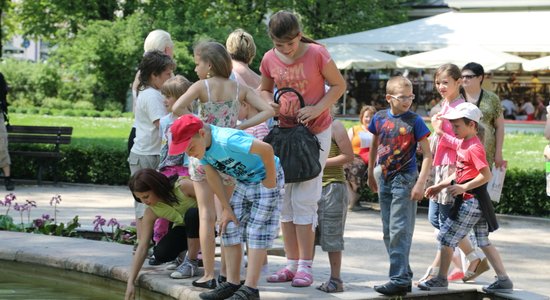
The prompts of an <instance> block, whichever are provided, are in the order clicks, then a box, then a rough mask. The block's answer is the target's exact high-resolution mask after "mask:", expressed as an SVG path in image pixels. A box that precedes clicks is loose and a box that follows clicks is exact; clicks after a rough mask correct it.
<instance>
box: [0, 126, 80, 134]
mask: <svg viewBox="0 0 550 300" xmlns="http://www.w3.org/2000/svg"><path fill="white" fill-rule="evenodd" d="M7 130H8V133H28V134H58V135H71V134H72V133H73V128H72V127H60V126H24V125H11V126H9V127H8V128H7Z"/></svg>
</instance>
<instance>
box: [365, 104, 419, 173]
mask: <svg viewBox="0 0 550 300" xmlns="http://www.w3.org/2000/svg"><path fill="white" fill-rule="evenodd" d="M368 129H369V131H370V132H371V133H372V134H374V135H377V136H378V149H377V155H378V164H379V165H380V166H381V167H382V174H383V175H384V178H385V179H386V180H388V179H391V178H393V176H395V174H397V173H398V172H410V171H413V170H416V169H417V167H416V146H417V143H418V141H420V140H421V139H423V138H425V137H427V136H428V135H430V130H429V129H428V127H427V126H426V124H425V123H424V120H422V118H421V117H420V116H419V115H417V114H416V113H414V112H411V111H407V112H405V113H402V114H400V115H393V114H392V113H391V111H390V110H389V109H386V110H382V111H379V112H377V113H376V114H375V115H374V117H373V118H372V120H371V122H370V124H369V128H368Z"/></svg>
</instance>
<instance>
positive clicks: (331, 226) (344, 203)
mask: <svg viewBox="0 0 550 300" xmlns="http://www.w3.org/2000/svg"><path fill="white" fill-rule="evenodd" d="M347 212H348V191H347V186H346V184H345V183H343V182H333V183H330V184H327V185H326V186H324V187H323V195H322V196H321V200H319V209H318V210H317V215H318V216H319V225H318V226H317V228H316V230H315V245H320V246H321V248H322V249H323V251H326V252H336V251H343V250H344V227H345V224H346V216H347Z"/></svg>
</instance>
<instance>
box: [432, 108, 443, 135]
mask: <svg viewBox="0 0 550 300" xmlns="http://www.w3.org/2000/svg"><path fill="white" fill-rule="evenodd" d="M440 117H441V114H440V113H437V114H435V115H434V116H433V117H432V127H433V129H434V132H435V133H436V134H437V135H442V134H443V129H442V124H443V119H441V118H440Z"/></svg>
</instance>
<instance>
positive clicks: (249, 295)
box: [228, 285, 260, 300]
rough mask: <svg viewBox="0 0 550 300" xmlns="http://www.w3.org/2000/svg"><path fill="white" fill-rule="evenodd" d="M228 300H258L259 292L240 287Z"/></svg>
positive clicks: (244, 286)
mask: <svg viewBox="0 0 550 300" xmlns="http://www.w3.org/2000/svg"><path fill="white" fill-rule="evenodd" d="M228 299H229V300H260V292H259V291H258V290H253V289H252V288H249V287H247V286H246V285H242V286H241V287H240V288H239V289H238V290H237V291H236V292H235V294H233V296H232V297H231V298H228Z"/></svg>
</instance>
